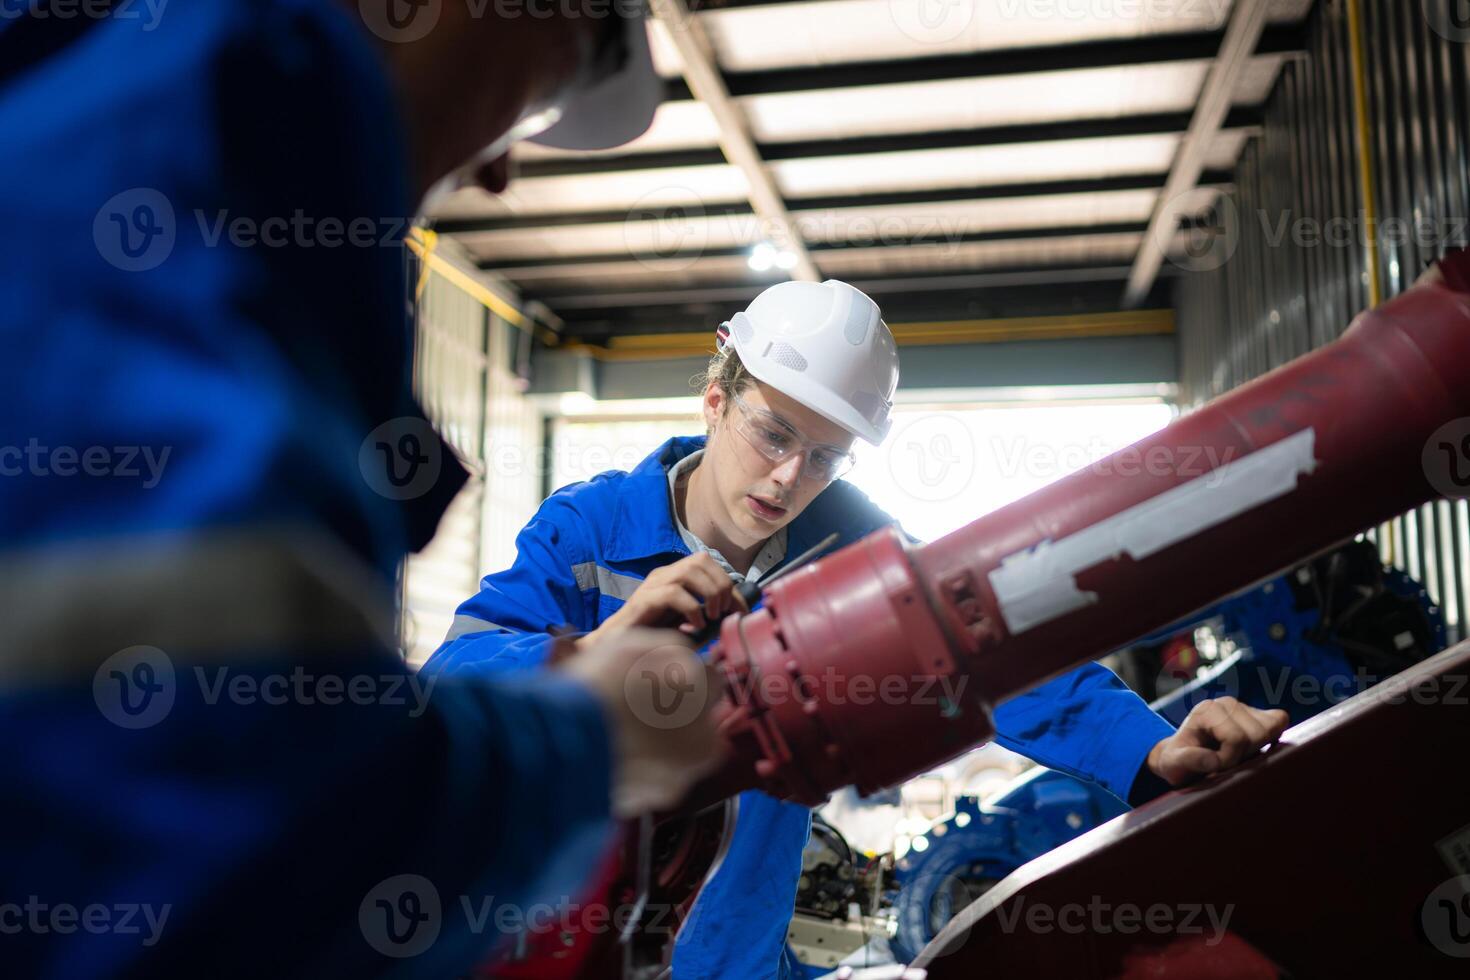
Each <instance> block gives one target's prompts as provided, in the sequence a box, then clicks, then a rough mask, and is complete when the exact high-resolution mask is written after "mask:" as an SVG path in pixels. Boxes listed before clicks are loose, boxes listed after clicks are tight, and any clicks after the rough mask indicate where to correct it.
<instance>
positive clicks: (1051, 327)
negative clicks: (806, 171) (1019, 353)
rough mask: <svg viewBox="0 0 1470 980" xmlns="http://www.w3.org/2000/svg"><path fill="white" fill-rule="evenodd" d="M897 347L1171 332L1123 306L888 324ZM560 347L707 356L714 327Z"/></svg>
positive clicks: (607, 354)
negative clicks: (1102, 310)
mask: <svg viewBox="0 0 1470 980" xmlns="http://www.w3.org/2000/svg"><path fill="white" fill-rule="evenodd" d="M889 329H890V330H892V331H893V338H894V340H896V341H897V342H898V344H899V346H900V347H920V346H926V347H937V346H945V345H950V344H996V343H1005V342H1011V341H1024V340H1075V339H1080V338H1092V337H1148V336H1160V335H1168V334H1172V333H1173V332H1174V312H1173V311H1172V310H1127V311H1123V312H1118V313H1089V314H1085V315H1081V316H1034V317H1007V318H1001V319H993V320H951V321H940V322H934V323H895V324H891V325H890V326H889ZM561 349H563V350H576V351H580V352H582V353H586V354H590V355H591V356H592V357H595V358H597V359H598V360H601V361H632V360H641V361H656V360H672V359H675V358H689V357H708V356H709V355H711V354H713V353H714V349H715V337H714V331H710V332H708V333H664V334H633V335H631V336H624V337H612V338H609V340H608V342H607V346H606V347H597V346H594V345H591V344H566V345H563V346H562V348H561Z"/></svg>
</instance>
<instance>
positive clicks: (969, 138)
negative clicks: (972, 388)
mask: <svg viewBox="0 0 1470 980" xmlns="http://www.w3.org/2000/svg"><path fill="white" fill-rule="evenodd" d="M1192 119H1193V116H1192V114H1191V113H1188V112H1173V113H1157V114H1150V115H1145V116H1124V117H1119V118H1112V119H1077V120H1070V121H1062V122H1048V123H1025V124H1023V125H1015V126H986V127H982V128H976V129H941V130H936V131H933V132H927V133H900V134H889V135H883V136H853V137H847V138H845V139H824V140H799V141H796V142H790V143H758V144H756V148H757V149H758V150H759V151H760V154H761V158H762V159H764V160H766V161H767V162H768V163H769V162H775V161H778V160H809V159H814V158H822V157H851V156H865V155H868V154H873V153H907V152H913V151H919V150H954V149H964V148H967V147H981V146H1009V145H1014V144H1018V143H1051V142H1055V141H1057V140H1084V139H1114V138H1118V137H1127V136H1176V135H1179V134H1182V133H1185V132H1187V131H1188V130H1189V124H1190V121H1191V120H1192ZM1262 119H1263V116H1262V114H1261V111H1260V109H1259V108H1256V107H1240V108H1236V109H1233V110H1232V111H1231V112H1230V114H1229V115H1228V116H1227V117H1226V120H1225V124H1224V127H1223V128H1224V129H1227V130H1234V129H1251V130H1253V129H1259V128H1260V126H1261V125H1262ZM724 163H725V157H724V155H723V154H722V153H721V152H720V151H719V150H718V149H713V148H712V149H700V150H667V151H662V152H651V153H619V154H615V155H602V154H599V155H597V156H589V157H552V158H549V159H533V160H523V161H518V162H515V163H514V166H515V170H514V175H515V179H517V180H535V179H537V178H540V177H584V176H585V177H590V176H594V175H596V174H607V173H620V172H623V171H628V170H666V169H667V170H672V169H677V168H680V167H712V166H721V165H723V164H724Z"/></svg>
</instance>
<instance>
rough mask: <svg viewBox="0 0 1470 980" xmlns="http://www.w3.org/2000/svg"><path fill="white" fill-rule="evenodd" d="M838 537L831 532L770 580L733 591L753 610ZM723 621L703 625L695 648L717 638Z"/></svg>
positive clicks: (736, 588)
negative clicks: (767, 593) (772, 589)
mask: <svg viewBox="0 0 1470 980" xmlns="http://www.w3.org/2000/svg"><path fill="white" fill-rule="evenodd" d="M840 536H841V535H839V534H838V533H837V532H836V531H833V532H832V533H831V534H829V535H827V536H826V537H825V538H823V539H822V540H820V541H818V542H817V543H816V544H814V545H812V546H811V547H810V548H808V549H807V550H805V551H803V552H802V553H801V554H799V555H797V556H796V558H794V559H793V560H792V561H790V562H788V563H787V565H786V567H785V568H783V569H781V570H780V571H778V572H777V573H776V574H774V575H772V576H771V577H770V578H767V579H762V580H761V581H760V582H759V583H756V582H752V581H750V580H749V579H747V580H746V581H744V582H741V583H740V584H739V585H737V586H735V591H736V592H738V593H740V598H742V599H744V600H745V607H746V608H747V609H754V608H755V604H756V603H757V602H759V601H760V598H761V593H763V592H764V591H765V590H766V589H768V588H770V587H771V586H772V585H775V584H776V583H777V582H779V581H780V580H781V579H783V578H785V577H786V576H787V575H790V574H791V573H792V572H794V571H797V570H798V569H800V568H802V567H803V566H805V565H807V564H808V563H810V562H811V561H812V560H813V559H815V558H816V557H817V556H818V555H820V554H821V553H822V552H824V551H826V550H827V549H828V548H830V547H832V545H833V544H835V543H836V542H837V539H838V538H839V537H840ZM725 615H727V616H728V615H730V613H726V614H725ZM724 621H725V617H724V616H721V617H720V618H719V619H717V620H714V621H713V622H709V623H705V624H704V628H703V629H701V630H700V631H699V632H697V633H694V634H693V635H692V637H691V639H693V640H694V646H695V648H696V649H698V648H700V647H702V646H704V645H705V644H706V643H709V642H710V641H711V640H713V639H714V638H715V637H717V636H719V635H720V624H721V623H723V622H724Z"/></svg>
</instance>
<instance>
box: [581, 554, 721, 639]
mask: <svg viewBox="0 0 1470 980" xmlns="http://www.w3.org/2000/svg"><path fill="white" fill-rule="evenodd" d="M736 611H740V612H749V611H750V608H749V607H748V606H747V605H746V604H745V600H744V599H743V598H741V596H740V592H739V590H737V589H736V588H735V580H734V579H732V578H731V577H730V576H729V575H728V574H727V573H726V572H725V570H724V569H723V568H721V567H720V566H719V563H718V562H716V561H715V560H714V559H713V558H711V557H710V556H709V554H708V553H707V552H703V551H701V552H698V553H696V554H693V555H689V556H688V557H686V558H681V559H680V560H679V561H676V562H674V563H673V564H672V565H665V566H664V567H662V568H656V569H654V570H653V571H652V572H651V573H650V574H649V576H648V578H646V579H644V580H643V584H642V585H640V586H638V588H637V590H636V591H635V592H634V593H633V595H632V596H630V597H629V598H628V601H627V602H626V603H624V604H623V608H621V609H619V610H618V611H617V612H615V613H613V614H612V615H611V616H609V617H608V618H607V620H606V621H605V622H604V623H603V624H602V625H601V626H599V627H598V628H597V629H595V630H593V631H592V632H591V633H588V634H587V635H586V636H584V637H582V638H581V639H580V640H578V641H577V644H578V646H582V647H585V646H588V645H590V644H593V643H596V642H598V641H600V640H603V639H606V638H608V637H611V636H616V635H617V634H618V633H621V632H622V631H624V630H626V629H629V628H630V627H633V626H659V627H662V626H670V627H672V626H678V627H679V628H680V629H682V630H683V631H684V632H686V633H697V632H699V631H700V630H701V629H703V628H704V626H705V624H706V623H707V622H712V621H713V622H718V621H719V620H720V619H721V618H722V617H724V616H725V615H726V614H727V613H731V612H736Z"/></svg>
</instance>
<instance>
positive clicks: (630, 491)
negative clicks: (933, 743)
mask: <svg viewBox="0 0 1470 980" xmlns="http://www.w3.org/2000/svg"><path fill="white" fill-rule="evenodd" d="M704 441H705V440H704V438H703V437H690V438H677V439H672V440H670V441H668V442H666V443H664V445H662V446H660V447H659V448H658V449H657V450H656V451H655V452H654V453H653V454H652V455H650V456H649V457H648V458H646V459H645V460H643V461H642V462H641V463H640V464H639V465H638V466H637V467H636V468H635V469H634V470H633V471H632V472H631V473H623V472H617V471H614V472H608V473H603V474H600V475H599V476H596V477H594V478H593V479H591V480H589V481H587V482H585V483H577V484H573V485H572V486H569V487H565V488H563V489H561V490H559V491H557V492H556V493H555V494H553V495H552V496H551V497H550V498H548V499H547V500H546V502H545V503H543V504H542V505H541V509H540V510H539V511H538V512H537V514H536V516H535V517H534V518H533V519H532V521H531V522H530V523H529V524H527V525H526V527H525V528H524V529H523V530H522V531H521V533H520V537H519V538H517V541H516V543H517V546H518V549H519V551H518V554H517V556H516V561H515V564H513V565H512V566H511V567H510V568H509V569H507V570H505V571H503V572H497V573H495V574H493V575H488V576H486V577H485V579H484V580H483V581H482V582H481V583H480V591H479V593H478V594H476V595H474V596H471V597H470V598H469V599H467V600H465V601H464V603H462V604H461V605H460V607H459V609H458V611H457V614H456V616H455V620H454V626H453V628H452V629H451V631H450V635H449V637H448V638H447V640H446V642H445V643H444V645H443V646H441V647H440V648H439V650H438V651H437V652H436V653H435V654H434V656H433V657H432V658H430V660H429V662H428V664H426V665H425V667H424V670H425V671H432V672H436V673H441V674H447V675H450V676H461V675H466V674H474V675H482V674H502V673H506V672H512V671H517V670H522V669H525V668H528V667H534V666H535V665H537V664H540V663H542V662H543V661H544V660H545V659H546V657H547V654H548V652H549V649H550V643H551V637H550V634H549V633H548V630H551V629H554V628H557V627H561V626H565V625H570V626H572V627H573V628H575V629H577V630H592V629H595V628H596V627H597V626H598V625H599V624H601V623H602V622H604V621H605V620H606V619H607V618H608V617H609V616H611V615H612V614H613V613H615V612H617V610H618V609H619V608H621V607H622V605H623V603H624V602H626V601H627V599H628V598H629V597H630V596H631V595H632V594H633V592H634V590H636V589H637V588H638V585H639V584H640V583H641V582H642V581H643V579H644V578H645V577H646V576H647V575H648V574H649V573H650V572H651V571H653V570H654V569H655V568H659V567H660V566H663V565H667V564H670V563H671V562H675V561H678V560H679V559H680V558H682V557H684V556H685V555H687V554H689V549H688V547H687V546H686V545H685V544H684V541H683V539H682V538H681V536H680V534H679V531H678V527H677V525H676V524H675V518H674V514H673V510H672V507H671V503H670V499H669V486H668V470H669V468H670V467H671V466H673V465H675V464H676V463H677V462H678V461H679V460H681V459H683V458H684V457H685V456H687V455H689V454H690V453H692V452H695V451H696V450H698V449H700V448H702V447H703V446H704ZM892 520H893V519H892V518H891V517H889V516H888V515H887V514H885V513H883V512H882V511H881V510H879V509H878V508H877V507H875V506H874V505H873V504H872V502H871V501H869V500H868V499H867V497H865V496H864V495H863V494H862V493H861V492H859V491H858V490H857V489H856V488H855V487H853V486H852V485H851V484H848V483H845V482H842V481H838V482H836V483H834V484H832V485H831V486H830V487H828V488H827V489H826V490H824V491H823V492H822V493H821V494H819V495H818V496H817V498H816V499H815V500H813V501H812V503H811V505H810V506H808V507H807V509H806V510H805V511H803V512H802V513H801V514H800V515H798V516H797V517H796V519H795V520H793V521H792V522H791V524H790V525H789V526H788V535H789V537H788V542H787V549H786V553H787V555H788V557H792V556H796V555H800V554H802V553H803V552H804V551H806V550H807V549H808V548H809V547H812V546H813V545H815V544H817V543H818V542H819V541H821V540H822V539H823V538H825V537H827V536H828V535H829V534H831V533H833V532H834V531H835V532H837V534H838V535H840V539H839V541H838V542H837V543H836V544H835V545H834V546H833V548H834V549H835V548H841V547H843V546H844V545H847V544H850V543H851V542H853V541H856V540H858V539H859V538H861V537H863V536H864V535H866V534H868V533H869V532H871V531H874V530H876V529H877V528H880V527H883V526H885V525H887V524H890V523H892ZM995 724H996V729H997V735H996V738H995V740H996V741H997V742H999V743H1000V744H1002V745H1004V746H1005V747H1006V748H1009V749H1013V750H1015V751H1016V752H1019V753H1021V754H1023V755H1025V756H1027V757H1028V758H1031V759H1034V760H1035V761H1037V762H1039V763H1041V764H1042V765H1045V766H1049V767H1051V768H1053V769H1059V770H1062V771H1064V772H1067V773H1070V774H1072V775H1074V776H1078V777H1079V778H1082V779H1087V780H1093V781H1096V782H1097V783H1099V784H1100V785H1101V786H1103V787H1104V788H1105V789H1107V790H1108V791H1109V792H1111V793H1113V794H1114V795H1116V796H1118V797H1120V798H1122V799H1124V800H1127V799H1128V798H1129V795H1130V793H1131V792H1132V791H1133V790H1134V787H1135V781H1137V780H1138V777H1139V774H1140V769H1141V768H1142V767H1143V763H1144V760H1145V758H1146V757H1147V755H1148V752H1149V749H1151V748H1152V747H1153V745H1154V744H1155V743H1156V742H1158V741H1159V740H1160V739H1162V738H1165V737H1167V736H1168V735H1169V734H1171V733H1172V732H1173V728H1172V727H1171V726H1170V725H1169V723H1168V722H1166V721H1164V720H1163V719H1162V718H1159V717H1158V716H1157V715H1155V714H1154V713H1153V712H1152V711H1150V710H1149V708H1148V706H1147V705H1146V704H1145V703H1144V702H1143V700H1142V699H1141V698H1139V697H1138V696H1137V695H1136V694H1134V693H1133V692H1132V691H1130V690H1129V689H1128V688H1127V687H1125V686H1124V685H1123V683H1122V682H1121V681H1119V680H1118V678H1117V677H1116V676H1115V675H1114V674H1113V673H1112V672H1111V671H1109V670H1107V669H1106V668H1105V667H1102V666H1100V665H1097V664H1088V665H1085V666H1083V667H1080V668H1077V669H1076V670H1073V671H1071V672H1069V673H1066V674H1063V675H1061V676H1060V677H1057V678H1054V679H1053V680H1051V681H1049V682H1047V683H1046V684H1043V685H1041V686H1040V687H1037V688H1035V689H1033V690H1031V691H1029V692H1027V693H1025V694H1022V695H1021V696H1019V697H1016V698H1013V699H1011V700H1010V701H1007V702H1006V703H1004V704H1002V705H1000V706H999V707H998V708H997V709H996V711H995ZM1142 782H1143V781H1140V783H1142ZM810 825H811V815H810V812H809V811H808V810H807V809H806V808H805V807H802V806H799V805H796V804H792V803H785V802H780V801H777V800H775V799H772V798H771V797H769V796H767V795H765V794H764V793H760V792H757V791H750V792H747V793H743V794H741V797H740V809H739V818H738V820H737V823H736V829H735V836H734V839H733V840H732V841H731V844H730V850H729V852H728V853H727V855H726V857H725V859H724V862H723V863H722V864H721V866H720V869H719V871H718V872H717V873H716V874H715V876H714V877H713V878H712V879H711V880H710V881H709V882H708V883H706V885H705V887H704V889H703V891H702V892H701V893H700V896H699V898H698V900H697V901H696V903H695V907H694V910H693V912H692V914H691V917H690V919H689V921H688V922H687V923H686V925H685V927H684V928H683V929H682V930H681V931H680V934H679V938H678V941H677V943H676V944H675V947H674V978H675V980H703V978H713V977H741V978H746V977H749V978H762V977H774V976H777V975H778V973H779V971H780V969H781V961H782V955H781V953H782V949H783V947H784V945H785V938H786V929H787V926H788V924H789V922H790V919H791V915H792V911H793V908H794V905H795V896H796V884H797V879H798V878H799V877H800V873H801V852H802V848H803V846H804V845H805V843H806V839H807V835H808V833H809V830H810Z"/></svg>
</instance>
